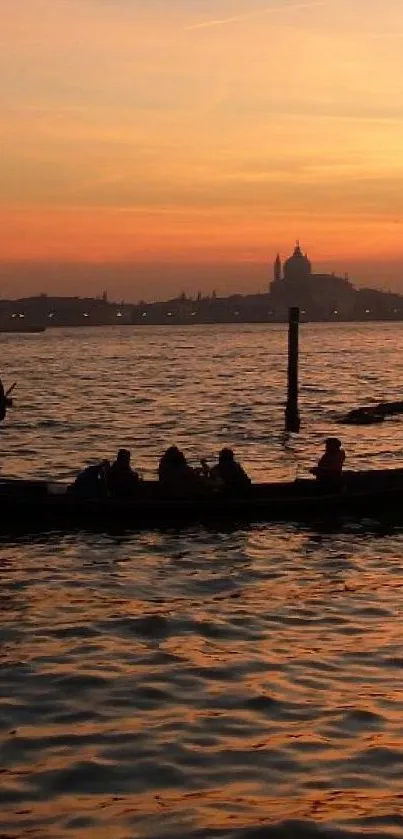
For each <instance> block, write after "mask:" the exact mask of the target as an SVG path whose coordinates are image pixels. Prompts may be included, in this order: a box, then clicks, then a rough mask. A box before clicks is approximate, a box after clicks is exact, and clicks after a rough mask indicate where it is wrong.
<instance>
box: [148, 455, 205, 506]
mask: <svg viewBox="0 0 403 839" xmlns="http://www.w3.org/2000/svg"><path fill="white" fill-rule="evenodd" d="M158 478H159V482H160V485H161V487H162V488H163V489H164V490H166V491H169V492H170V493H171V492H172V493H174V494H175V495H184V494H186V493H187V492H190V493H192V492H197V491H198V490H200V489H201V488H202V487H203V486H204V481H203V479H202V477H201V476H200V475H198V474H197V472H196V471H195V470H194V469H192V467H191V466H189V464H188V462H187V460H186V457H185V455H184V454H183V452H182V451H181V450H180V449H178V447H177V446H170V447H169V448H168V449H167V450H166V452H164V454H163V455H162V457H161V460H160V462H159V465H158Z"/></svg>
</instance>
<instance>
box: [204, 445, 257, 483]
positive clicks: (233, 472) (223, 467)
mask: <svg viewBox="0 0 403 839" xmlns="http://www.w3.org/2000/svg"><path fill="white" fill-rule="evenodd" d="M210 476H211V478H212V480H213V481H214V480H216V481H217V482H218V483H219V484H220V485H221V486H222V487H223V488H224V489H226V490H230V491H231V492H242V491H243V490H245V489H248V488H249V487H250V485H251V479H250V478H249V475H247V474H246V472H245V469H244V468H243V467H242V466H241V464H240V463H238V461H237V460H235V456H234V452H233V451H232V449H227V448H225V449H221V451H220V453H219V455H218V463H217V464H216V465H215V466H213V467H212V469H211V470H210Z"/></svg>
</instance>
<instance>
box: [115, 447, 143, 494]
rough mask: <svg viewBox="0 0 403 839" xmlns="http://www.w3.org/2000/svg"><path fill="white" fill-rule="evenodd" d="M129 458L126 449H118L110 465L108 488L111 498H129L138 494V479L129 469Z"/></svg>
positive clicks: (136, 474) (129, 455)
mask: <svg viewBox="0 0 403 839" xmlns="http://www.w3.org/2000/svg"><path fill="white" fill-rule="evenodd" d="M130 458H131V454H130V452H129V450H128V449H119V451H118V453H117V457H116V460H115V461H114V463H112V466H111V468H110V470H109V474H108V488H109V492H110V494H111V496H112V498H129V497H130V496H133V495H137V494H138V492H139V489H140V478H139V475H138V473H137V472H135V471H134V470H133V469H132V468H131V466H130Z"/></svg>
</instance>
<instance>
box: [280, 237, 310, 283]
mask: <svg viewBox="0 0 403 839" xmlns="http://www.w3.org/2000/svg"><path fill="white" fill-rule="evenodd" d="M311 273H312V266H311V263H310V261H309V259H308V257H307V256H306V254H303V253H302V251H301V248H300V245H299V242H297V244H296V246H295V248H294V253H293V255H292V256H290V257H289V258H288V259H286V261H285V263H284V279H285V280H290V279H299V278H301V279H302V278H303V277H309V276H310V275H311Z"/></svg>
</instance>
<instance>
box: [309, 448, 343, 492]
mask: <svg viewBox="0 0 403 839" xmlns="http://www.w3.org/2000/svg"><path fill="white" fill-rule="evenodd" d="M345 459H346V454H345V451H344V449H342V447H341V441H340V440H339V439H338V438H337V437H328V438H327V440H326V441H325V451H324V453H323V455H322V457H321V458H320V460H319V462H318V465H317V466H315V467H314V468H313V469H311V472H312V474H313V475H316V477H317V480H318V481H319V482H320V483H321V484H322V485H323V486H324V487H326V488H329V489H337V488H340V486H341V480H342V472H343V465H344V461H345Z"/></svg>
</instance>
